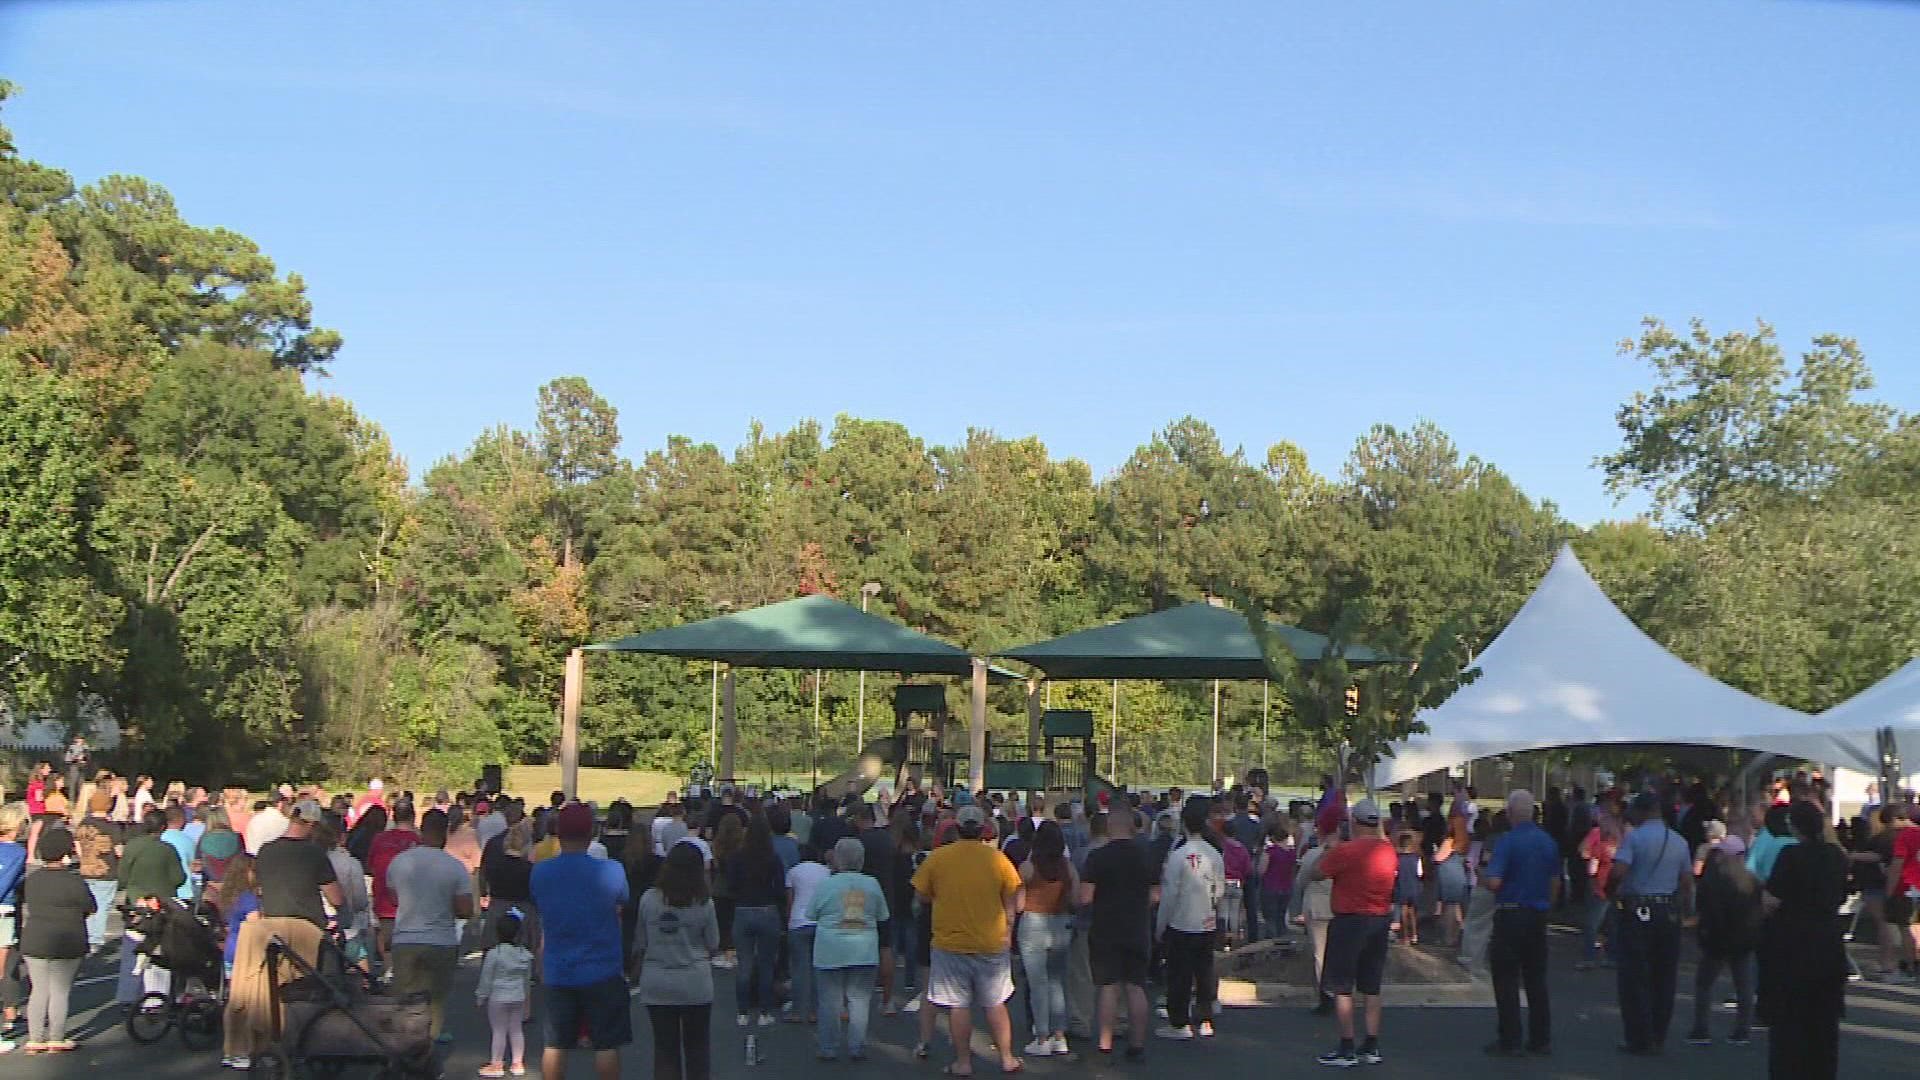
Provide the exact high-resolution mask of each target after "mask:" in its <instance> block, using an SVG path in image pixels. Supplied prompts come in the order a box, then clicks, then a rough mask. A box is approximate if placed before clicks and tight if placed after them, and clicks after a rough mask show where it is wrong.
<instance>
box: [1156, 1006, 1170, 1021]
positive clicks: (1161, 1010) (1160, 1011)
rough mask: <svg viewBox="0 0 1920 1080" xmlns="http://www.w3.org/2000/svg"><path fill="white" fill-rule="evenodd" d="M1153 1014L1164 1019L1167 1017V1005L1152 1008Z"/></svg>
mask: <svg viewBox="0 0 1920 1080" xmlns="http://www.w3.org/2000/svg"><path fill="white" fill-rule="evenodd" d="M1153 1015H1155V1016H1157V1017H1159V1018H1160V1019H1162V1020H1165V1019H1166V1018H1167V1007H1166V1006H1165V1005H1160V1006H1157V1007H1156V1008H1155V1009H1154V1010H1153Z"/></svg>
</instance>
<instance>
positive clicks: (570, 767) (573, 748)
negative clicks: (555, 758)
mask: <svg viewBox="0 0 1920 1080" xmlns="http://www.w3.org/2000/svg"><path fill="white" fill-rule="evenodd" d="M586 668H587V664H586V654H585V653H583V652H581V651H580V650H579V649H574V650H572V651H571V652H569V653H567V668H566V679H565V682H564V683H563V685H562V689H561V691H560V790H561V791H562V792H564V793H565V795H566V797H567V799H568V801H572V800H573V798H574V797H575V796H576V795H578V794H579V791H580V684H581V683H582V682H584V681H585V680H586Z"/></svg>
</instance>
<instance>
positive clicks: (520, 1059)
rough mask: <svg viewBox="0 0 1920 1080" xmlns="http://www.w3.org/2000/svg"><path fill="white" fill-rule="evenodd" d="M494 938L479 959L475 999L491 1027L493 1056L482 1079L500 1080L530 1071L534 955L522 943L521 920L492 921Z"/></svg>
mask: <svg viewBox="0 0 1920 1080" xmlns="http://www.w3.org/2000/svg"><path fill="white" fill-rule="evenodd" d="M493 933H494V935H495V941H494V944H493V947H492V948H490V949H488V950H487V955H486V958H485V959H484V960H482V961H480V984H479V986H478V988H477V989H475V991H474V1000H475V1002H476V1003H477V1004H478V1005H479V1006H480V1008H481V1009H482V1010H483V1011H485V1012H486V1014H487V1027H488V1028H490V1029H491V1030H492V1033H493V1042H492V1048H493V1050H492V1052H493V1056H492V1057H490V1058H488V1059H487V1063H486V1064H485V1065H482V1066H481V1067H480V1071H479V1073H478V1075H479V1076H480V1078H481V1080H498V1078H499V1077H502V1076H505V1075H507V1073H508V1071H509V1070H511V1071H512V1073H513V1075H515V1076H524V1075H526V1072H527V1035H526V1032H525V1031H524V1030H522V1025H524V1024H525V1023H526V1022H527V1005H528V1003H529V1002H530V1001H531V1000H532V995H533V954H532V953H530V952H528V951H527V950H526V948H525V947H523V946H522V945H521V944H520V920H519V919H515V918H506V919H501V920H500V921H498V922H496V923H494V924H493Z"/></svg>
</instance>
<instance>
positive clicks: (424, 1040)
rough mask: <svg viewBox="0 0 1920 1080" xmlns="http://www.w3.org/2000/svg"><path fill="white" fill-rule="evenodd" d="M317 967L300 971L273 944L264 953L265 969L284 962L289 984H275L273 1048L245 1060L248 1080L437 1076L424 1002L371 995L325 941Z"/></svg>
mask: <svg viewBox="0 0 1920 1080" xmlns="http://www.w3.org/2000/svg"><path fill="white" fill-rule="evenodd" d="M318 960H319V963H318V964H317V965H316V964H309V963H307V961H306V959H305V958H304V957H302V956H301V955H300V954H299V952H298V951H296V950H295V949H292V948H290V947H288V945H287V944H286V942H284V941H282V940H280V939H279V938H274V939H273V941H272V942H270V943H269V944H268V945H267V964H268V966H269V967H270V968H273V967H277V966H278V965H279V964H281V963H283V962H284V963H286V964H287V965H289V967H291V969H292V970H293V971H294V973H295V978H294V979H293V980H292V981H291V982H289V983H287V984H286V985H285V986H279V985H277V984H275V989H274V991H273V994H274V1013H275V1014H276V1015H277V1016H278V1017H279V1018H280V1027H279V1044H278V1045H277V1046H276V1047H274V1048H273V1049H271V1050H268V1051H266V1052H265V1053H258V1054H255V1055H254V1056H253V1062H252V1066H253V1068H252V1072H253V1073H254V1075H256V1076H263V1077H267V1078H269V1080H286V1078H288V1077H291V1076H295V1075H299V1076H314V1075H327V1074H330V1073H338V1072H341V1071H344V1070H346V1069H347V1068H350V1067H353V1066H371V1067H372V1068H373V1070H374V1073H375V1075H377V1076H379V1077H381V1078H382V1080H432V1078H433V1077H436V1076H438V1075H439V1069H438V1068H437V1067H436V1066H435V1063H434V1060H433V1037H432V1034H431V1014H430V1011H429V1008H428V1000H427V996H426V995H425V994H414V995H411V996H409V997H406V998H399V997H395V996H393V995H391V994H386V993H382V992H380V991H378V990H377V989H375V988H374V987H373V986H371V985H370V984H369V982H368V980H367V979H366V978H365V977H364V976H362V975H361V974H360V973H359V972H358V971H356V970H354V969H353V968H351V967H350V966H348V963H347V958H346V956H345V955H344V954H343V952H342V951H341V947H340V942H339V941H338V940H337V939H336V938H335V937H332V936H329V937H326V938H323V939H322V940H321V943H320V953H319V956H318Z"/></svg>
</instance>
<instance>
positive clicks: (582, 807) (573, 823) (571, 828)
mask: <svg viewBox="0 0 1920 1080" xmlns="http://www.w3.org/2000/svg"><path fill="white" fill-rule="evenodd" d="M553 835H555V836H557V837H559V838H560V839H562V840H591V839H593V811H592V810H591V809H589V808H588V807H587V804H586V803H581V802H570V803H568V804H567V805H565V806H563V807H561V808H560V811H559V812H558V813H556V814H554V815H553Z"/></svg>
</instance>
